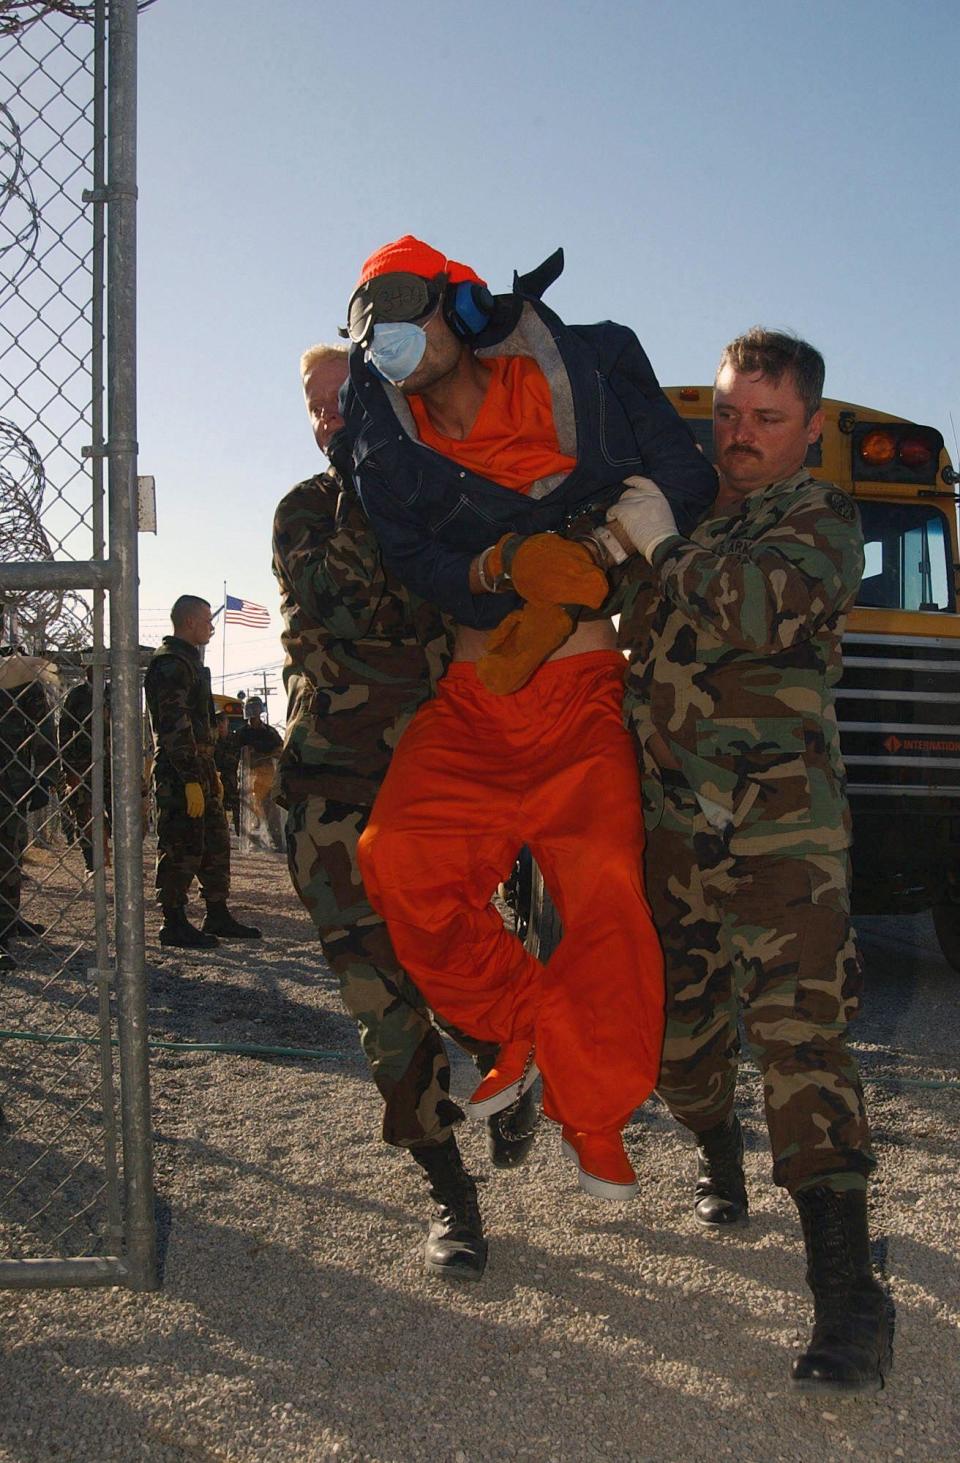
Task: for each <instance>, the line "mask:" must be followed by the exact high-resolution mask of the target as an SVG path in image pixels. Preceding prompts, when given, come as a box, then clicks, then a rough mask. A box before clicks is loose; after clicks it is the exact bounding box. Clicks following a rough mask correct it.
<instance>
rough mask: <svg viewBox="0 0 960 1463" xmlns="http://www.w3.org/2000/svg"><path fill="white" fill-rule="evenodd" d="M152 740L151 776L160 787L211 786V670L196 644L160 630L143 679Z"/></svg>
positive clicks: (209, 790) (205, 787)
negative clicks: (170, 784) (169, 784)
mask: <svg viewBox="0 0 960 1463" xmlns="http://www.w3.org/2000/svg"><path fill="white" fill-rule="evenodd" d="M144 690H145V692H146V697H147V707H148V709H149V712H150V724H151V726H152V727H153V735H154V739H155V742H156V763H155V765H154V777H155V778H156V781H157V786H158V787H159V786H160V785H161V783H167V782H169V781H170V779H171V775H173V777H174V778H179V780H180V781H181V782H199V784H200V786H201V787H202V788H203V790H204V792H205V793H207V792H212V791H213V790H214V788H215V768H214V762H213V743H214V735H215V727H214V721H213V717H214V708H213V697H212V696H211V694H210V672H209V670H208V669H207V667H206V666H205V665H204V664H203V662H202V660H201V659H200V652H199V651H198V650H197V648H196V646H194V645H190V644H188V642H187V641H186V640H181V639H180V638H179V636H177V635H165V636H164V637H163V643H162V644H161V646H160V647H159V649H158V650H155V651H154V652H153V655H152V656H151V658H150V664H149V665H148V667H147V677H146V682H145V684H144Z"/></svg>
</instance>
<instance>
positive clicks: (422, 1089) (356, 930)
mask: <svg viewBox="0 0 960 1463" xmlns="http://www.w3.org/2000/svg"><path fill="white" fill-rule="evenodd" d="M346 374H347V356H346V351H345V349H344V348H343V347H341V346H329V345H320V346H314V347H313V348H312V349H311V350H309V351H307V352H305V354H304V356H303V358H302V361H301V375H302V380H303V388H304V396H305V398H306V403H307V410H308V412H309V416H310V422H311V425H312V427H313V432H314V436H315V438H316V442H317V446H318V447H319V448H320V450H321V452H323V453H324V454H325V455H326V456H327V458H328V459H329V461H330V467H329V469H328V470H327V471H326V472H322V473H318V474H317V475H316V476H315V477H312V478H308V479H307V480H306V481H305V482H302V483H298V485H297V486H296V487H295V488H293V490H292V491H291V492H289V493H288V494H287V496H286V497H285V498H284V499H283V500H282V502H281V503H280V505H279V507H278V509H277V513H276V517H275V520H274V533H273V568H274V573H275V575H276V576H277V580H278V581H279V585H280V592H281V608H282V612H283V617H284V624H285V630H284V635H283V641H284V647H285V649H286V654H287V661H286V665H285V667H284V672H283V675H284V684H285V686H286V688H287V692H288V696H289V705H288V711H287V734H286V740H285V743H284V749H283V752H282V753H281V756H280V788H281V793H280V801H281V802H282V803H283V804H284V806H286V808H287V809H288V816H287V853H288V860H289V866H290V877H291V879H292V881H293V886H294V888H295V890H296V892H297V894H298V896H299V897H300V899H301V900H302V902H303V904H304V905H305V907H306V909H307V911H308V912H309V914H310V917H311V919H312V920H313V922H314V924H315V925H316V928H317V932H318V934H319V935H320V938H321V940H322V942H323V951H324V955H325V957H326V959H327V961H328V963H329V965H330V967H331V969H332V970H333V972H334V973H335V975H336V976H337V979H338V981H339V984H340V993H341V997H342V999H343V1002H344V1005H345V1006H346V1007H347V1010H348V1011H349V1012H350V1013H351V1015H353V1016H354V1017H355V1018H356V1020H357V1022H358V1025H359V1028H360V1040H361V1044H362V1046H363V1051H364V1054H365V1056H366V1058H367V1060H368V1062H369V1064H370V1068H371V1071H372V1073H373V1077H374V1080H375V1082H376V1084H377V1087H378V1089H379V1091H380V1094H381V1096H382V1097H383V1100H384V1113H383V1137H384V1140H385V1141H386V1142H387V1143H390V1144H393V1145H395V1146H397V1147H399V1148H407V1149H409V1151H410V1154H411V1157H412V1158H413V1159H414V1161H415V1162H416V1163H417V1164H418V1166H419V1167H420V1168H421V1169H422V1170H423V1171H424V1173H425V1174H426V1175H427V1179H428V1181H429V1184H430V1189H431V1193H432V1195H433V1197H434V1199H435V1201H436V1203H437V1206H438V1213H437V1217H436V1219H435V1221H434V1222H433V1224H432V1225H431V1227H430V1232H429V1235H428V1238H427V1242H426V1247H425V1252H424V1257H425V1263H426V1268H427V1269H428V1271H430V1272H431V1273H433V1274H436V1275H439V1276H441V1277H443V1278H446V1279H450V1278H452V1279H478V1278H479V1277H480V1275H481V1274H482V1273H483V1268H484V1264H485V1261H486V1242H485V1240H484V1238H483V1230H482V1226H481V1221H480V1214H479V1210H478V1207H477V1198H476V1186H475V1183H474V1180H473V1179H472V1178H471V1177H470V1175H469V1174H468V1173H467V1172H466V1170H465V1168H464V1166H463V1161H462V1159H461V1156H460V1153H459V1150H458V1147H457V1142H456V1138H455V1137H454V1133H453V1128H454V1125H455V1124H456V1123H459V1122H460V1121H461V1120H462V1118H463V1113H462V1111H461V1109H460V1108H459V1107H458V1106H457V1105H456V1103H454V1102H453V1101H452V1100H451V1098H450V1068H449V1064H448V1061H447V1056H446V1052H445V1050H444V1045H443V1042H442V1040H441V1038H440V1034H439V1032H438V1031H437V1029H436V1027H435V1026H434V1025H433V1024H432V1022H431V1019H430V1014H429V1012H428V1010H427V1008H426V1005H425V1004H424V1001H423V1000H422V998H421V996H420V994H419V992H418V991H417V990H416V988H415V987H414V986H413V984H412V983H411V981H410V979H409V978H408V976H407V974H406V973H405V971H404V970H403V969H402V967H401V966H400V964H399V962H398V960H397V957H396V955H395V953H394V950H393V946H392V945H391V942H390V938H389V936H388V934H387V931H386V927H385V925H384V923H383V920H382V919H381V918H380V917H379V916H378V915H377V914H375V913H374V911H373V910H372V909H371V907H370V905H369V903H368V902H367V898H366V894H365V893H364V889H363V885H362V883H361V880H360V875H359V872H358V870H357V861H356V849H357V841H358V839H359V836H360V834H361V832H362V831H363V828H364V826H365V824H366V821H367V818H368V816H369V812H370V808H371V807H372V805H373V802H374V799H375V797H376V794H377V790H378V788H379V786H380V783H381V782H382V781H383V777H384V774H385V773H386V770H387V767H388V765H389V763H390V759H391V757H392V755H393V749H394V747H395V746H396V744H397V741H398V739H399V737H400V733H401V732H402V730H403V728H404V726H405V725H406V723H407V722H408V721H409V720H410V718H411V716H412V715H413V713H414V711H416V709H417V707H418V706H420V705H421V704H422V703H423V702H424V701H426V700H427V699H428V697H429V696H430V694H431V689H432V685H433V683H434V682H435V680H436V678H437V676H438V675H439V674H440V673H441V671H442V668H443V665H444V662H445V658H446V653H447V647H446V637H445V634H444V630H443V624H442V621H441V619H440V616H439V614H438V613H437V612H436V611H434V610H433V609H431V608H430V607H429V606H428V605H426V604H424V603H423V602H422V601H420V600H418V599H417V597H416V596H414V595H410V594H408V593H407V591H406V590H405V589H404V588H403V587H402V586H401V585H400V584H399V582H398V581H397V580H396V579H395V578H394V577H393V576H392V575H390V574H388V573H387V572H386V571H385V569H384V567H383V562H382V559H381V555H380V550H379V547H378V545H377V541H376V539H375V538H374V535H373V532H372V530H371V528H370V525H369V523H368V522H367V519H366V516H365V515H364V513H363V510H362V508H361V507H360V503H359V501H358V499H357V496H356V493H355V491H354V489H353V484H352V479H351V474H350V458H349V450H347V451H346V453H345V454H344V451H343V449H344V448H345V445H346V444H345V441H344V438H343V433H342V428H343V420H342V418H341V416H340V408H339V404H338V393H339V390H340V387H341V386H342V385H343V382H344V380H345V378H346ZM464 1045H468V1044H467V1043H464ZM469 1049H470V1050H471V1051H473V1052H474V1054H475V1055H476V1056H477V1058H478V1062H480V1063H481V1065H482V1064H484V1062H485V1063H486V1065H489V1064H490V1063H491V1062H492V1059H493V1051H492V1049H487V1048H484V1047H478V1046H470V1047H469ZM534 1117H535V1108H534V1103H533V1098H532V1095H531V1094H529V1093H527V1094H526V1095H525V1096H524V1098H523V1100H522V1101H521V1102H520V1103H519V1104H518V1105H517V1108H516V1109H515V1110H514V1111H513V1112H512V1113H509V1114H506V1115H501V1114H498V1115H497V1117H496V1118H492V1119H491V1120H490V1124H489V1129H488V1132H489V1143H490V1153H491V1158H492V1161H493V1162H494V1164H495V1165H497V1166H498V1167H501V1168H512V1167H515V1166H516V1165H517V1164H518V1163H520V1162H521V1161H522V1160H523V1158H524V1157H525V1156H526V1154H527V1151H528V1149H529V1147H530V1145H531V1142H532V1141H533V1125H534Z"/></svg>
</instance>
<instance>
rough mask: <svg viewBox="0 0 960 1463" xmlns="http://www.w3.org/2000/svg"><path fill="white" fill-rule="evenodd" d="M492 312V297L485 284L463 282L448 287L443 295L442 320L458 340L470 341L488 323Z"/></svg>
mask: <svg viewBox="0 0 960 1463" xmlns="http://www.w3.org/2000/svg"><path fill="white" fill-rule="evenodd" d="M493 310H494V300H493V295H492V294H491V293H490V291H489V290H488V289H487V287H486V285H485V284H474V283H472V281H470V280H463V281H462V282H461V283H460V284H453V285H448V286H447V289H446V291H445V294H444V301H443V318H444V319H445V320H446V322H447V324H448V325H449V326H450V329H451V330H452V331H453V333H454V335H456V336H458V337H459V338H460V340H472V339H473V337H474V336H475V335H479V334H480V332H481V331H482V330H485V329H486V327H487V326H488V325H489V323H490V317H491V315H492V314H493Z"/></svg>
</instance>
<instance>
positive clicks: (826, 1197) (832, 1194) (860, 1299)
mask: <svg viewBox="0 0 960 1463" xmlns="http://www.w3.org/2000/svg"><path fill="white" fill-rule="evenodd" d="M793 1202H794V1203H795V1204H796V1206H797V1208H798V1210H799V1211H800V1223H801V1225H802V1226H803V1242H804V1245H805V1247H806V1251H807V1284H808V1285H809V1287H810V1289H811V1290H812V1291H813V1336H812V1337H811V1340H810V1345H809V1346H808V1347H807V1349H806V1351H805V1352H804V1353H803V1355H802V1356H798V1357H796V1358H795V1360H794V1361H793V1363H792V1364H791V1367H790V1376H791V1379H792V1381H793V1385H794V1387H795V1388H796V1390H797V1391H798V1392H865V1391H876V1390H877V1388H879V1387H882V1386H883V1379H884V1377H885V1375H886V1373H887V1372H888V1371H889V1370H890V1367H891V1366H892V1364H893V1352H892V1339H893V1338H892V1334H891V1327H890V1305H889V1302H888V1300H887V1296H886V1292H885V1291H884V1289H883V1286H882V1285H880V1283H879V1281H878V1280H877V1279H876V1278H875V1276H874V1273H873V1267H872V1266H871V1264H870V1238H869V1234H868V1231H867V1195H866V1190H865V1189H852V1190H849V1191H847V1192H845V1193H838V1192H837V1190H836V1189H831V1188H829V1187H828V1186H827V1185H826V1184H819V1185H818V1186H817V1187H816V1188H813V1189H801V1190H800V1191H799V1192H798V1193H796V1194H794V1195H793Z"/></svg>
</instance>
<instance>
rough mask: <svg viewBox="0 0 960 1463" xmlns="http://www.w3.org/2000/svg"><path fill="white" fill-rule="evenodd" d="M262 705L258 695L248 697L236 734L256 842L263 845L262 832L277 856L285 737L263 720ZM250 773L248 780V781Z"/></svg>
mask: <svg viewBox="0 0 960 1463" xmlns="http://www.w3.org/2000/svg"><path fill="white" fill-rule="evenodd" d="M263 709H264V708H263V702H262V701H261V700H260V697H259V696H248V697H247V699H246V701H245V702H244V703H243V715H244V724H243V726H242V727H241V728H240V730H239V731H238V732H237V733H236V739H237V747H238V749H239V752H240V756H241V758H242V760H243V765H244V772H245V780H244V786H245V787H247V786H248V782H249V787H248V792H247V802H248V806H249V808H250V811H251V813H252V814H253V816H254V818H255V819H256V823H255V824H254V826H253V828H252V829H251V830H250V831H251V836H252V838H253V839H254V841H255V842H256V843H258V844H260V845H261V846H263V832H264V829H265V830H266V832H267V835H268V839H269V842H270V843H271V844H272V845H273V847H274V848H275V849H276V850H277V852H278V853H282V852H283V839H282V837H281V833H280V819H279V816H278V813H277V808H276V804H275V802H274V799H273V783H274V778H275V776H276V771H277V753H278V752H279V751H280V748H281V747H282V746H283V738H282V737H281V736H280V733H279V732H278V731H276V730H275V728H274V727H272V726H269V725H268V724H267V723H266V722H265V721H264V719H263ZM247 774H249V778H247Z"/></svg>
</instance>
